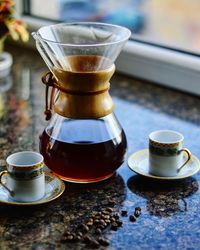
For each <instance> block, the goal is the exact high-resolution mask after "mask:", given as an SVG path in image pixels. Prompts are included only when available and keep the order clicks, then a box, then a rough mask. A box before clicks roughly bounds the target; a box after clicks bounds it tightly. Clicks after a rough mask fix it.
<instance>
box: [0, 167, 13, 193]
mask: <svg viewBox="0 0 200 250" xmlns="http://www.w3.org/2000/svg"><path fill="white" fill-rule="evenodd" d="M4 174H8V171H7V170H4V171H2V172H0V184H1V185H2V186H3V187H4V188H5V189H6V190H7V191H8V192H9V193H10V195H11V196H14V192H13V191H12V190H10V189H9V188H8V187H6V185H5V184H3V183H2V181H1V179H2V177H3V175H4Z"/></svg>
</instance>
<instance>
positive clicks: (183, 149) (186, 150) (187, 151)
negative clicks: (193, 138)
mask: <svg viewBox="0 0 200 250" xmlns="http://www.w3.org/2000/svg"><path fill="white" fill-rule="evenodd" d="M183 151H184V152H186V154H187V156H188V158H187V160H186V161H185V162H184V163H183V165H182V166H181V167H180V168H178V170H177V172H178V173H179V172H180V171H181V170H182V168H183V167H184V166H185V165H186V164H187V163H188V162H189V160H190V159H191V155H192V154H191V152H190V150H188V149H187V148H182V149H181V150H180V152H183Z"/></svg>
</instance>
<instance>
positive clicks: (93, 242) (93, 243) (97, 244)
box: [90, 240, 99, 248]
mask: <svg viewBox="0 0 200 250" xmlns="http://www.w3.org/2000/svg"><path fill="white" fill-rule="evenodd" d="M90 245H91V247H95V248H96V247H99V242H98V241H96V240H91V242H90Z"/></svg>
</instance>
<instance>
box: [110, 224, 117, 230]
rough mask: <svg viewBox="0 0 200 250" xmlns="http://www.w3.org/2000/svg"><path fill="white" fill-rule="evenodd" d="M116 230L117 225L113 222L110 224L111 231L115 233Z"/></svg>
mask: <svg viewBox="0 0 200 250" xmlns="http://www.w3.org/2000/svg"><path fill="white" fill-rule="evenodd" d="M117 228H118V225H117V223H116V222H113V223H112V224H111V230H113V231H117Z"/></svg>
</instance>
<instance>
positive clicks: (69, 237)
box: [65, 235, 74, 242]
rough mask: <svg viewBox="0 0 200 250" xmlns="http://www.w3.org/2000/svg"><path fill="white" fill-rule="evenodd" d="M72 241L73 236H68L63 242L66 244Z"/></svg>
mask: <svg viewBox="0 0 200 250" xmlns="http://www.w3.org/2000/svg"><path fill="white" fill-rule="evenodd" d="M73 240H74V236H73V235H68V236H66V238H65V241H66V242H72V241H73Z"/></svg>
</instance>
